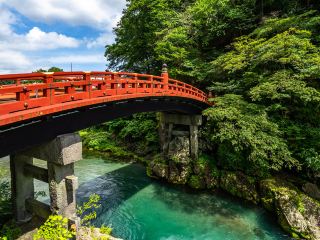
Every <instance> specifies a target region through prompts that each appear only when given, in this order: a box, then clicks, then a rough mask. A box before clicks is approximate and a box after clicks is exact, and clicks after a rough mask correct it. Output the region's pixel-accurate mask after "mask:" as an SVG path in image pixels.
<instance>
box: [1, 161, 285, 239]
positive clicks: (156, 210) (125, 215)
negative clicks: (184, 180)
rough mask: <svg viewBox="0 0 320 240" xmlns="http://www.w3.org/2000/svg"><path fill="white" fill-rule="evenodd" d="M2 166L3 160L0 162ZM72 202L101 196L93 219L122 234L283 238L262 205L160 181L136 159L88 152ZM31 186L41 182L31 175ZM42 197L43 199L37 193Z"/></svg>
mask: <svg viewBox="0 0 320 240" xmlns="http://www.w3.org/2000/svg"><path fill="white" fill-rule="evenodd" d="M5 166H8V160H7V159H6V160H4V161H1V159H0V167H5ZM75 168H76V175H77V176H78V177H79V189H78V193H77V199H78V202H82V201H86V200H87V199H88V197H89V196H90V194H92V193H97V194H99V195H100V196H101V197H102V206H101V208H100V209H99V210H98V218H97V219H96V220H95V221H94V222H93V224H95V225H96V226H101V225H102V224H104V225H106V226H108V225H109V226H111V227H112V228H113V235H114V236H115V237H119V238H123V239H126V240H220V239H221V240H238V239H244V240H254V239H259V240H260V239H263V240H271V239H277V240H279V239H280V240H282V239H289V237H287V236H286V235H285V234H284V233H283V232H282V231H281V229H280V228H279V227H278V226H277V224H276V221H275V219H273V218H272V217H270V216H269V215H268V214H267V213H266V212H265V211H264V210H263V209H261V208H258V207H254V206H251V205H246V204H244V203H241V202H240V201H236V200H233V199H231V198H230V197H226V196H223V195H217V194H212V193H211V194H210V193H206V192H193V191H191V190H188V189H185V188H182V187H175V186H172V185H167V184H165V183H160V182H158V181H155V180H153V179H150V178H148V177H147V176H146V175H145V169H144V167H142V166H140V165H138V164H123V163H114V162H110V161H107V160H102V159H99V158H96V157H92V158H90V157H88V158H86V159H85V160H83V161H80V162H78V163H76V165H75ZM35 183H36V191H39V190H46V191H47V185H46V184H44V183H41V182H39V181H36V182H35ZM42 200H44V201H48V200H46V199H42Z"/></svg>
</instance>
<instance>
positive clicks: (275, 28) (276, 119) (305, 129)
mask: <svg viewBox="0 0 320 240" xmlns="http://www.w3.org/2000/svg"><path fill="white" fill-rule="evenodd" d="M318 9H319V2H317V1H307V0H306V1H302V0H284V1H276V0H265V1H263V0H260V1H256V0H245V1H237V0H156V1H152V2H150V1H146V0H131V1H128V3H127V9H126V10H124V15H123V17H122V19H121V21H120V23H119V24H118V26H117V27H116V28H115V29H114V32H115V34H116V41H115V43H114V44H112V45H108V46H106V52H105V56H106V58H107V60H108V62H109V66H108V67H109V68H111V69H114V70H126V71H135V72H142V73H152V74H159V73H160V70H161V66H162V63H167V64H168V66H169V73H170V76H171V77H172V78H176V79H179V80H183V81H187V82H190V83H192V84H195V85H196V86H198V87H200V88H202V89H203V90H206V91H209V90H210V91H212V92H213V93H214V95H215V98H213V99H212V101H213V102H214V104H215V106H214V107H212V108H209V109H207V110H206V111H204V116H206V119H207V121H206V124H205V126H204V129H203V134H202V140H203V141H205V142H206V146H207V148H206V149H205V151H206V152H207V153H208V154H209V155H211V156H212V157H213V158H215V159H216V161H218V164H219V165H221V166H222V167H227V168H233V169H240V170H243V171H245V172H246V173H249V174H254V175H259V176H265V175H267V174H269V173H272V172H274V171H277V172H278V171H291V172H298V173H299V174H301V175H303V176H304V177H306V178H309V179H313V180H315V179H316V178H318V177H319V173H320V155H319V154H320V119H318V116H319V113H320V109H319V104H320V91H319V90H320V84H319V82H318V80H319V77H320V55H319V50H320V48H319V47H320V37H319V36H320V35H319V34H320V14H319V12H318ZM156 125H157V123H156V116H155V115H154V114H140V115H136V116H134V117H132V118H127V119H121V120H119V121H114V122H111V123H108V124H106V125H104V126H100V127H99V128H100V130H101V128H102V129H104V130H105V131H106V132H107V134H108V135H109V137H111V139H118V140H120V141H122V142H127V143H126V145H132V144H128V142H132V143H133V144H134V143H138V144H137V145H140V146H143V147H142V149H144V150H145V149H146V148H145V147H146V146H151V149H155V148H152V146H156V145H157V136H156V135H157V132H156ZM129 147H130V146H129ZM133 149H136V147H134V148H133ZM138 150H139V149H138Z"/></svg>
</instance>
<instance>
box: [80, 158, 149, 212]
mask: <svg viewBox="0 0 320 240" xmlns="http://www.w3.org/2000/svg"><path fill="white" fill-rule="evenodd" d="M142 175H145V168H144V167H143V166H141V165H139V164H129V165H125V166H124V167H121V168H118V169H116V170H114V171H111V172H108V173H106V174H104V175H102V176H99V177H97V178H94V179H92V180H89V181H87V182H85V183H83V184H81V185H80V186H79V189H78V191H77V200H78V202H79V203H82V202H84V201H87V200H88V198H89V196H90V195H91V194H92V193H96V194H98V195H100V197H101V200H102V201H101V202H102V204H101V205H102V206H101V208H99V210H98V211H97V214H98V215H100V214H103V213H104V212H106V211H109V210H110V209H115V208H117V207H118V206H119V205H120V204H121V203H123V202H125V201H126V200H128V199H129V198H131V197H132V196H133V195H135V194H136V193H138V192H139V191H141V190H142V189H144V188H145V187H147V186H149V185H150V184H151V183H152V180H151V179H148V178H147V177H145V178H144V177H141V176H142Z"/></svg>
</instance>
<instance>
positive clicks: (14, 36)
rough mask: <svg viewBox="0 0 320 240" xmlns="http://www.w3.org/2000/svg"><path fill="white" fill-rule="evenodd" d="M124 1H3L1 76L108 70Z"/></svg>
mask: <svg viewBox="0 0 320 240" xmlns="http://www.w3.org/2000/svg"><path fill="white" fill-rule="evenodd" d="M125 5H126V1H125V0H0V26H1V28H0V29H1V30H0V73H15V72H32V71H34V70H36V69H39V68H43V69H48V68H49V67H51V66H57V67H60V68H63V69H64V70H65V71H69V70H70V63H71V62H72V64H73V70H74V71H77V70H79V71H92V70H104V69H105V68H106V60H105V58H104V50H105V48H104V46H105V45H106V44H111V43H112V42H113V41H114V35H113V33H112V29H113V27H115V26H116V24H117V22H118V21H119V20H120V18H121V14H122V10H123V8H125Z"/></svg>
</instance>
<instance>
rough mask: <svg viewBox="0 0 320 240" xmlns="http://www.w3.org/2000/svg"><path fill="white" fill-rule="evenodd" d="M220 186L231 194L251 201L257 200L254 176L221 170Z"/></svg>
mask: <svg viewBox="0 0 320 240" xmlns="http://www.w3.org/2000/svg"><path fill="white" fill-rule="evenodd" d="M220 187H221V188H222V189H224V190H225V191H227V192H229V193H230V194H232V195H233V196H237V197H240V198H243V199H245V200H248V201H250V202H253V203H255V204H256V203H258V202H259V195H258V192H257V188H256V183H255V181H254V178H251V177H248V176H246V175H244V174H243V173H241V172H229V171H221V178H220Z"/></svg>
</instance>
